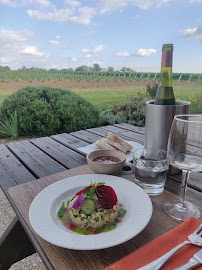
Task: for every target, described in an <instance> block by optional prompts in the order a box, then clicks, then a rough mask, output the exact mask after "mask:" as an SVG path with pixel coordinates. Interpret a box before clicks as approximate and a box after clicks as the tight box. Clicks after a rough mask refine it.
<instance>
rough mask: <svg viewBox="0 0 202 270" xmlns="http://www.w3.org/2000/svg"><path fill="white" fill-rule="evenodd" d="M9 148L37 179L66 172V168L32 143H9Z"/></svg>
mask: <svg viewBox="0 0 202 270" xmlns="http://www.w3.org/2000/svg"><path fill="white" fill-rule="evenodd" d="M8 148H9V150H11V151H12V152H13V153H14V154H15V155H16V156H17V157H18V159H19V160H20V161H21V162H22V163H23V165H24V166H25V167H26V168H27V169H28V170H29V171H30V172H31V173H32V174H33V175H34V176H35V177H37V178H40V177H43V176H46V175H50V174H54V173H57V172H61V171H64V170H66V168H65V167H63V166H62V165H61V164H59V163H58V162H56V161H55V160H53V159H52V158H51V157H49V156H48V155H46V154H45V153H44V152H43V151H41V150H40V149H38V148H37V147H36V146H34V145H33V144H32V143H31V142H30V141H21V142H14V143H9V144H8Z"/></svg>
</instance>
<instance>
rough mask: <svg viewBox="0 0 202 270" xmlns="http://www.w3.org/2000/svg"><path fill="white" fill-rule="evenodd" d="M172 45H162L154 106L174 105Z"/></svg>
mask: <svg viewBox="0 0 202 270" xmlns="http://www.w3.org/2000/svg"><path fill="white" fill-rule="evenodd" d="M172 59H173V44H163V47H162V60H161V75H160V83H159V86H158V88H157V92H156V97H155V100H154V103H155V104H156V105H175V96H174V92H173V86H172Z"/></svg>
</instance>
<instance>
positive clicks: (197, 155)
mask: <svg viewBox="0 0 202 270" xmlns="http://www.w3.org/2000/svg"><path fill="white" fill-rule="evenodd" d="M167 151H168V159H169V163H170V165H172V166H173V167H175V168H178V169H181V170H182V185H181V194H180V200H173V201H169V202H166V203H165V205H164V209H165V211H166V212H167V214H169V215H170V216H171V217H173V218H175V219H177V220H181V221H184V220H186V219H188V218H189V217H190V216H195V217H197V218H199V217H200V211H199V209H198V208H197V207H196V206H195V205H193V204H192V203H190V202H187V201H185V195H186V189H187V181H188V179H189V176H190V173H191V171H193V172H201V171H202V115H190V114H185V115H176V116H174V119H173V123H172V127H171V130H170V135H169V139H168V147H167Z"/></svg>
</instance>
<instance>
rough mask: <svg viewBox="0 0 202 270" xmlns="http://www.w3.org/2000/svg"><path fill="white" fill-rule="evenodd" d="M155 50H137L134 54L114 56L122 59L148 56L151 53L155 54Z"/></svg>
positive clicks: (126, 53)
mask: <svg viewBox="0 0 202 270" xmlns="http://www.w3.org/2000/svg"><path fill="white" fill-rule="evenodd" d="M156 52H157V50H155V49H139V50H138V51H137V52H136V53H129V52H118V53H116V54H115V55H116V56H123V57H133V56H150V55H151V54H153V53H156Z"/></svg>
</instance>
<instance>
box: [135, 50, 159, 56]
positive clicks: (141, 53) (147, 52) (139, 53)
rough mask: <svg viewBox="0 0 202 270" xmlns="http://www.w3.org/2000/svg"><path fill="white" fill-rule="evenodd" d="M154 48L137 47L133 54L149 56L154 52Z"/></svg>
mask: <svg viewBox="0 0 202 270" xmlns="http://www.w3.org/2000/svg"><path fill="white" fill-rule="evenodd" d="M156 52H157V50H155V49H139V50H138V51H137V52H136V54H135V55H137V56H150V55H151V54H153V53H156Z"/></svg>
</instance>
